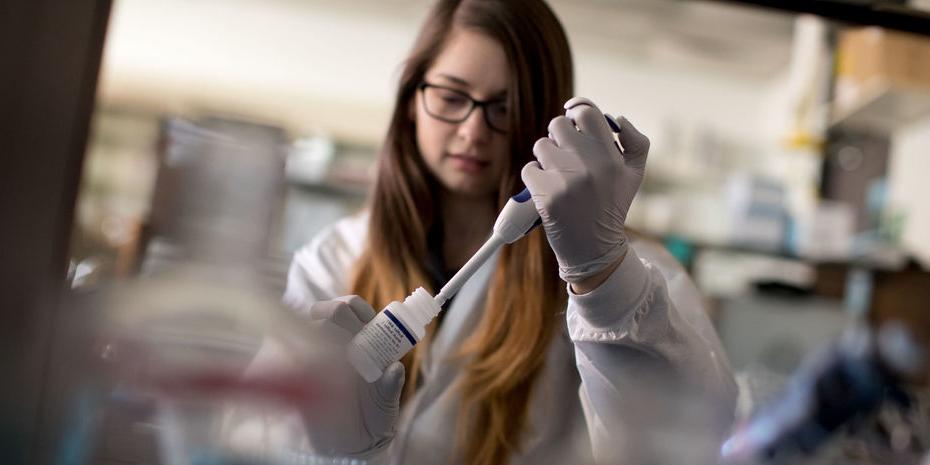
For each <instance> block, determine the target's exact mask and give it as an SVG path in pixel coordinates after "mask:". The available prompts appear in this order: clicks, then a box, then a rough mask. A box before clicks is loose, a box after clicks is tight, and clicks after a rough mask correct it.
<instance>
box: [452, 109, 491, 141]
mask: <svg viewBox="0 0 930 465" xmlns="http://www.w3.org/2000/svg"><path fill="white" fill-rule="evenodd" d="M458 132H459V135H460V136H461V137H463V138H465V139H466V140H468V141H470V142H484V141H486V140H487V139H488V137H490V135H491V128H490V127H489V126H488V122H487V121H486V119H485V116H484V111H482V109H481V107H475V109H474V110H472V111H471V114H470V115H468V118H465V121H462V122H461V123H459V130H458Z"/></svg>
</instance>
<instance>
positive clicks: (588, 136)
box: [521, 97, 649, 283]
mask: <svg viewBox="0 0 930 465" xmlns="http://www.w3.org/2000/svg"><path fill="white" fill-rule="evenodd" d="M565 110H566V111H565V116H559V117H556V118H554V119H553V120H552V121H551V122H550V123H549V137H544V138H542V139H539V140H538V141H536V145H535V146H533V154H534V155H535V156H536V161H531V162H530V163H528V164H527V165H526V166H524V167H523V172H522V173H521V176H522V178H523V182H524V183H525V184H526V186H527V187H528V188H529V190H530V192H531V193H532V195H533V202H534V203H535V204H536V210H537V211H539V216H540V218H542V224H543V227H544V228H545V230H546V236H547V237H548V239H549V244H550V246H551V247H552V250H553V251H554V252H555V256H556V258H557V259H558V262H559V276H561V277H562V279H563V280H565V281H567V282H569V283H577V282H579V281H582V280H584V279H585V278H588V277H591V276H593V275H595V274H597V273H599V272H600V271H602V270H605V269H606V268H608V267H609V266H611V265H613V264H615V263H618V262H619V260H620V259H621V258H622V257H623V256H624V254H625V253H626V250H627V247H628V245H627V242H628V241H627V236H626V233H625V230H624V223H625V222H626V215H627V212H629V210H630V204H631V203H632V202H633V197H635V196H636V191H637V190H638V189H639V186H640V184H641V183H642V180H643V175H644V173H645V168H646V155H647V154H648V152H649V139H648V138H647V137H646V136H644V135H643V134H641V133H640V132H639V131H637V130H636V128H635V127H633V125H632V124H630V122H629V121H627V119H626V118H623V117H621V118H620V119H619V120H617V123H618V125H619V127H620V134H619V140H620V144H621V145H622V146H623V151H622V152H621V149H620V147H618V146H617V144H616V142H615V140H614V136H613V131H612V130H611V129H610V127H609V126H608V125H607V121H606V120H605V118H604V114H603V113H601V110H599V109H598V108H597V107H596V106H595V105H594V103H592V102H591V101H590V100H587V99H584V98H579V97H575V98H572V99H571V100H569V101H568V102H566V103H565Z"/></svg>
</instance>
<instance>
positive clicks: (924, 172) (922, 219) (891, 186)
mask: <svg viewBox="0 0 930 465" xmlns="http://www.w3.org/2000/svg"><path fill="white" fill-rule="evenodd" d="M928 180H930V118H925V119H923V120H921V121H919V122H917V123H915V124H911V125H909V126H908V127H905V128H902V129H901V130H899V131H898V132H896V133H895V134H894V136H893V138H892V146H891V159H890V166H889V169H888V201H889V205H890V207H891V209H892V211H893V212H900V213H903V214H904V215H905V219H904V231H903V234H902V238H901V239H902V242H903V244H904V246H905V247H906V248H907V249H908V250H909V251H910V252H912V253H913V254H914V255H915V256H916V257H917V258H918V259H919V260H920V261H921V262H922V263H923V265H924V266H925V267H930V206H928V205H927V199H930V182H928Z"/></svg>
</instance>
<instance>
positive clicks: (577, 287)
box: [569, 252, 627, 294]
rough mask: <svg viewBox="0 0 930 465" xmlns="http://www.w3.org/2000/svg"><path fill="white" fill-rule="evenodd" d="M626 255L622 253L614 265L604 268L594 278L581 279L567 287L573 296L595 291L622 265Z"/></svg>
mask: <svg viewBox="0 0 930 465" xmlns="http://www.w3.org/2000/svg"><path fill="white" fill-rule="evenodd" d="M626 255H627V253H626V252H624V253H623V255H621V256H620V259H619V260H617V261H616V263H614V264H612V265H610V266H608V267H607V268H604V270H602V271H601V272H599V273H597V274H596V275H594V276H590V277H588V278H585V279H582V280H581V281H578V282H577V283H569V286H570V287H571V289H572V292H574V293H575V294H587V293H589V292H591V291H593V290H595V289H597V288H598V287H600V285H601V284H604V281H607V278H609V277H610V275H611V274H613V272H614V271H615V270H616V269H617V267H619V266H620V264H621V263H623V259H625V258H626Z"/></svg>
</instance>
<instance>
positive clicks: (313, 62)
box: [100, 0, 787, 152]
mask: <svg viewBox="0 0 930 465" xmlns="http://www.w3.org/2000/svg"><path fill="white" fill-rule="evenodd" d="M429 3H430V2H429V1H426V0H405V1H399V2H397V1H395V2H381V3H378V2H360V3H358V4H359V5H361V7H360V8H352V7H351V5H352V3H344V4H340V2H327V1H316V2H311V1H305V2H297V1H283V0H279V1H267V2H254V1H247V0H199V1H197V2H191V1H189V0H159V1H157V2H153V1H150V0H119V1H118V2H116V3H115V7H114V12H113V17H112V20H111V30H110V33H109V36H108V41H107V48H106V54H105V63H104V69H103V80H102V83H101V88H100V96H101V99H102V101H103V102H105V103H109V104H114V105H146V106H150V107H153V108H155V109H156V110H160V111H171V112H188V111H197V110H223V111H225V112H233V113H241V114H247V115H251V116H253V117H256V118H260V119H265V120H268V121H270V122H273V123H278V124H282V125H284V126H285V127H288V128H289V129H291V130H293V131H295V132H312V131H323V132H328V133H331V134H334V135H336V136H339V137H342V138H347V139H353V140H356V141H367V142H370V143H377V141H378V140H379V139H380V137H381V136H382V134H383V131H384V127H385V124H386V119H387V115H388V112H389V110H390V105H391V100H392V96H393V91H394V83H395V82H396V74H397V71H398V70H399V66H400V63H401V61H402V59H403V57H404V56H405V54H406V52H407V50H408V49H409V47H410V44H411V43H412V41H413V39H414V34H415V32H416V27H417V25H418V24H419V23H420V21H421V19H422V17H423V16H424V15H425V6H426V5H428V4H429ZM565 3H566V2H560V3H559V4H558V5H556V6H559V8H557V10H559V13H560V14H563V13H564V14H565V15H566V16H568V15H572V14H574V13H573V10H572V9H571V8H567V7H565V6H564V5H561V4H565ZM592 3H594V2H592ZM672 3H674V2H672ZM347 5H348V6H347ZM379 5H381V6H379ZM560 5H561V6H560ZM573 5H576V6H577V4H573ZM562 10H565V11H562ZM597 13H598V12H597V11H595V14H594V15H593V16H597ZM622 14H623V12H618V13H615V15H614V16H617V15H620V17H622ZM630 14H633V12H631V13H630ZM588 20H589V19H588V18H586V19H585V21H588ZM565 22H566V24H567V25H568V26H567V29H568V33H569V36H570V38H571V40H572V43H573V44H575V45H577V44H581V46H579V47H576V50H575V53H576V72H577V78H578V79H577V83H578V85H577V91H578V93H579V94H581V95H587V96H590V97H592V98H594V99H596V101H598V102H600V103H601V104H602V106H603V107H604V108H605V109H608V110H610V111H612V112H616V113H623V114H626V115H628V116H629V117H630V118H631V119H633V120H634V121H635V122H637V123H638V124H639V125H640V126H641V127H642V129H643V130H644V131H646V132H647V133H649V134H653V135H656V134H659V132H660V131H661V130H662V129H661V128H662V125H663V124H665V123H666V122H667V121H670V120H675V121H679V122H680V123H681V124H682V125H684V126H686V127H691V126H699V127H702V128H711V129H713V130H715V131H719V132H721V133H723V134H731V135H733V136H734V137H736V138H739V139H742V140H753V139H756V138H757V137H756V136H757V134H758V132H759V131H760V128H761V127H762V122H761V121H762V119H761V118H762V115H763V114H764V108H763V104H764V102H765V98H766V95H768V94H769V93H771V88H772V86H771V84H768V83H767V82H768V81H771V80H772V79H771V78H768V77H763V78H761V79H760V78H759V77H758V76H754V77H752V78H750V79H743V78H733V77H728V74H723V73H717V74H715V73H713V72H710V71H706V70H705V71H692V70H689V69H688V68H686V67H685V66H675V65H668V64H662V63H654V62H649V61H648V60H644V59H642V58H643V57H642V56H640V57H639V58H637V57H635V56H630V55H627V56H624V55H622V54H617V53H611V52H610V50H616V49H617V47H600V48H598V47H588V44H590V43H591V42H592V39H591V33H590V32H587V31H585V29H584V28H583V27H580V25H578V24H577V21H573V20H572V18H571V17H569V18H566V21H565ZM587 27H589V28H592V29H595V30H596V29H597V28H598V27H600V28H601V29H609V28H610V27H612V26H611V25H610V23H607V20H606V19H605V24H602V25H597V24H594V25H591V24H588V25H587ZM608 32H609V31H608ZM614 35H616V34H614ZM621 38H622V36H621ZM786 40H787V39H786ZM643 41H644V47H646V45H647V38H645V37H644V38H643ZM627 47H628V48H635V44H634V45H632V46H631V45H628V46H627ZM655 142H656V144H657V146H658V147H657V152H658V151H661V144H662V141H661V139H656V141H655Z"/></svg>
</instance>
